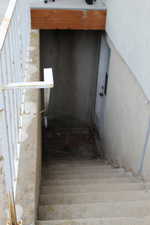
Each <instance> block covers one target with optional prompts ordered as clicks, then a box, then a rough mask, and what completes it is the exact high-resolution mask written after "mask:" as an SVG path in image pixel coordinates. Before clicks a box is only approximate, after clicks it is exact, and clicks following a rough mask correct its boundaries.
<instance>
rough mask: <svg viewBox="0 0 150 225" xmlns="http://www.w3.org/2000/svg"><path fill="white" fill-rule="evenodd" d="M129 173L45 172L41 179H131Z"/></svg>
mask: <svg viewBox="0 0 150 225" xmlns="http://www.w3.org/2000/svg"><path fill="white" fill-rule="evenodd" d="M131 175H132V174H131V173H124V172H122V171H121V172H116V171H114V172H109V171H108V172H104V173H90V172H89V173H86V172H85V173H78V174H74V173H73V174H53V172H49V171H47V172H46V171H45V172H44V173H43V175H42V177H43V179H44V178H45V179H54V180H74V179H89V178H90V179H99V180H100V179H106V178H112V177H113V178H116V177H131Z"/></svg>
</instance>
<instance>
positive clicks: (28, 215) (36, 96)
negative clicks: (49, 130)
mask: <svg viewBox="0 0 150 225" xmlns="http://www.w3.org/2000/svg"><path fill="white" fill-rule="evenodd" d="M29 51H30V57H29V60H28V62H29V69H28V71H27V74H26V81H39V80H40V66H39V32H38V31H32V32H31V43H30V48H29ZM40 111H41V105H40V90H38V89H27V91H26V93H25V111H24V114H23V133H22V144H21V153H20V162H19V175H18V184H17V191H16V193H17V197H16V203H17V205H20V206H21V207H22V209H23V224H24V225H29V224H35V220H36V216H37V205H38V199H39V194H38V192H39V185H40V174H41V114H40Z"/></svg>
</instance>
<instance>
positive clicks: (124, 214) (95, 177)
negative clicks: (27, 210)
mask: <svg viewBox="0 0 150 225" xmlns="http://www.w3.org/2000/svg"><path fill="white" fill-rule="evenodd" d="M55 141H56V140H55ZM55 141H54V142H53V143H55ZM57 148H58V146H57ZM149 190H150V184H149V183H145V182H143V181H142V180H141V179H139V178H136V177H134V176H132V174H131V173H129V172H125V171H124V169H121V168H113V167H112V166H111V165H109V164H108V163H107V162H106V161H104V160H100V159H92V158H91V159H89V158H88V159H87V158H84V159H83V158H82V157H81V158H80V159H79V158H76V157H68V158H67V159H66V158H63V159H60V158H56V159H54V158H52V159H51V157H47V160H46V163H45V164H44V167H43V172H42V184H41V190H40V199H39V212H38V221H37V225H150V191H149Z"/></svg>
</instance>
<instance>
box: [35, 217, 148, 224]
mask: <svg viewBox="0 0 150 225" xmlns="http://www.w3.org/2000/svg"><path fill="white" fill-rule="evenodd" d="M149 224H150V218H149V217H145V218H142V219H138V218H123V217H122V218H105V219H96V218H95V219H91V218H88V219H77V220H56V221H55V220H52V221H38V222H37V224H36V225H149Z"/></svg>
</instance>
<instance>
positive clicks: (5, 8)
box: [0, 0, 9, 24]
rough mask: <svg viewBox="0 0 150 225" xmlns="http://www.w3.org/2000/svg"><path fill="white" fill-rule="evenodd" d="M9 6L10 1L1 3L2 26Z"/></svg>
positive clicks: (0, 18) (5, 0)
mask: <svg viewBox="0 0 150 225" xmlns="http://www.w3.org/2000/svg"><path fill="white" fill-rule="evenodd" d="M8 4H9V0H1V1H0V24H1V22H2V19H3V17H4V15H5V12H6V10H7V7H8Z"/></svg>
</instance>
